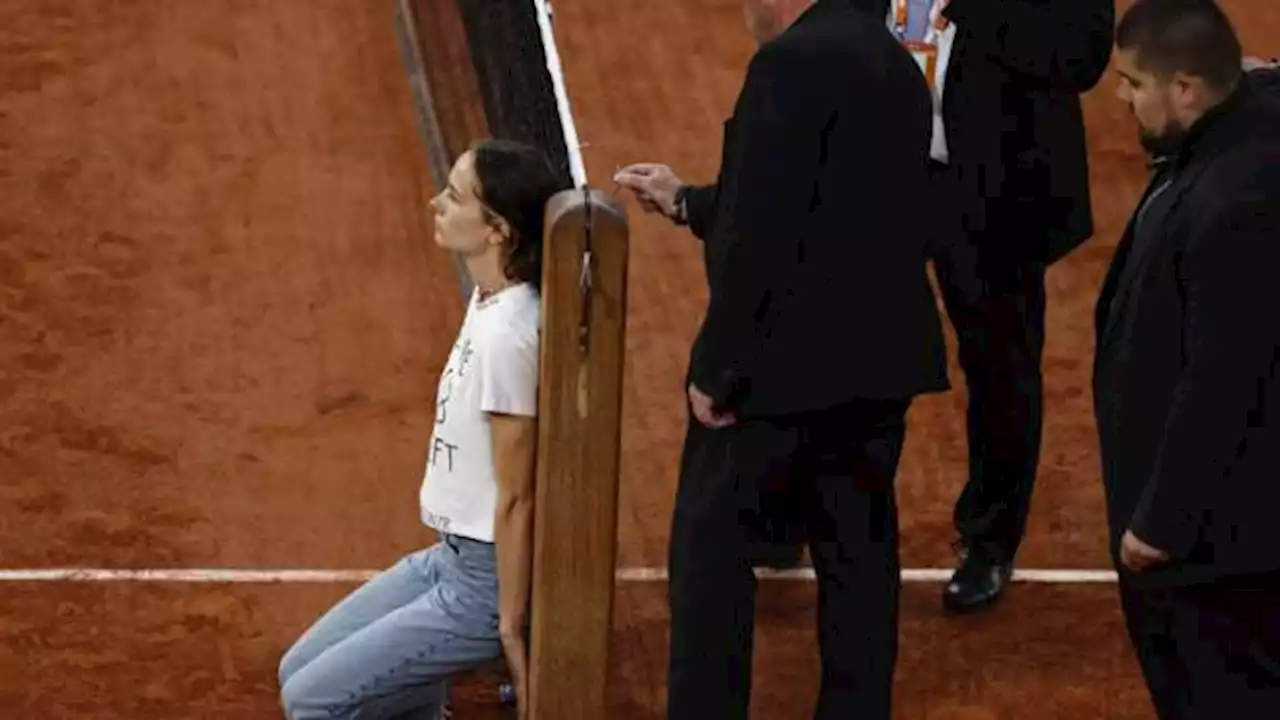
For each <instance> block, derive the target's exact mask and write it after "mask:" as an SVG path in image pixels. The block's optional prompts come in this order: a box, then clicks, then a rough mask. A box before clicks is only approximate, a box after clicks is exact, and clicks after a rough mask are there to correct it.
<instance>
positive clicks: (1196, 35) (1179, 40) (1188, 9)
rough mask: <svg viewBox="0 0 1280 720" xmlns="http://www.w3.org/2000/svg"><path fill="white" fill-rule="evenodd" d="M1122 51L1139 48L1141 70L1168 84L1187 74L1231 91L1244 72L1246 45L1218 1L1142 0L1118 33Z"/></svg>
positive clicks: (1214, 86)
mask: <svg viewBox="0 0 1280 720" xmlns="http://www.w3.org/2000/svg"><path fill="white" fill-rule="evenodd" d="M1116 47H1118V48H1121V49H1126V50H1127V49H1131V48H1136V49H1137V61H1138V64H1139V66H1141V67H1142V68H1143V69H1144V70H1147V71H1150V72H1151V73H1152V74H1154V75H1156V76H1157V77H1160V78H1162V79H1167V78H1169V77H1171V76H1172V75H1173V74H1174V73H1177V72H1184V73H1188V74H1190V75H1194V76H1196V77H1199V78H1202V79H1204V80H1205V81H1206V82H1207V83H1208V84H1209V85H1210V86H1211V87H1213V88H1215V89H1218V90H1225V89H1227V88H1230V87H1233V86H1234V85H1235V84H1236V82H1238V81H1239V79H1240V75H1241V73H1242V72H1243V71H1242V69H1241V63H1242V62H1243V59H1244V58H1243V54H1244V52H1243V50H1242V49H1241V47H1240V39H1239V37H1237V36H1236V31H1235V28H1234V27H1232V25H1231V20H1229V19H1228V18H1227V14H1226V13H1225V12H1223V11H1222V8H1220V7H1218V4H1217V3H1216V2H1214V0H1136V2H1134V4H1133V5H1132V7H1130V8H1129V10H1128V12H1126V13H1125V14H1124V17H1123V18H1121V19H1120V24H1119V26H1118V27H1117V28H1116Z"/></svg>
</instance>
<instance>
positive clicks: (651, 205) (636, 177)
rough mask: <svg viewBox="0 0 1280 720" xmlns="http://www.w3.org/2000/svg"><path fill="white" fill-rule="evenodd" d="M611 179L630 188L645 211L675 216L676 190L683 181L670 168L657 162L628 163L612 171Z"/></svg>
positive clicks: (670, 216)
mask: <svg viewBox="0 0 1280 720" xmlns="http://www.w3.org/2000/svg"><path fill="white" fill-rule="evenodd" d="M613 181H614V182H616V183H618V184H619V185H621V186H623V187H625V188H627V189H628V190H630V191H631V192H632V193H633V194H634V195H635V197H636V201H637V202H639V203H640V207H641V208H643V209H644V210H645V212H657V213H662V214H663V215H666V216H667V217H669V218H674V217H675V216H676V210H677V208H676V191H677V190H679V189H680V186H681V185H683V184H684V183H683V182H682V181H681V180H680V178H679V177H677V176H676V174H675V173H674V172H672V170H671V168H669V167H667V166H666V165H661V164H658V163H637V164H635V165H628V166H626V167H624V168H621V169H619V170H618V172H616V173H614V175H613Z"/></svg>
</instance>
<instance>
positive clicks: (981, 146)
mask: <svg viewBox="0 0 1280 720" xmlns="http://www.w3.org/2000/svg"><path fill="white" fill-rule="evenodd" d="M945 15H946V16H947V17H948V18H949V19H950V20H951V21H952V22H954V23H955V25H956V35H955V41H954V44H953V45H952V50H951V60H950V63H949V65H948V68H947V79H946V84H945V85H944V87H943V96H942V112H943V124H944V126H945V128H946V139H947V145H948V154H949V156H950V165H951V167H952V168H953V170H954V174H955V178H954V180H955V183H954V184H955V185H956V186H957V187H958V192H959V197H958V198H957V199H956V200H957V203H958V205H959V210H960V213H961V223H962V225H963V227H964V229H965V230H966V231H967V233H968V234H969V235H970V237H971V239H972V241H973V242H975V244H977V245H978V246H979V247H980V248H983V249H987V250H992V251H994V252H995V254H996V255H997V257H1004V258H1008V259H1012V260H1016V261H1022V260H1037V261H1043V262H1053V261H1055V260H1057V259H1059V258H1061V257H1062V256H1063V255H1066V254H1067V253H1068V252H1070V251H1071V250H1073V249H1075V248H1076V247H1078V246H1079V245H1080V244H1082V243H1083V242H1084V241H1085V240H1087V239H1088V238H1089V237H1090V236H1092V235H1093V210H1092V207H1091V204H1090V200H1089V166H1088V159H1087V156H1086V147H1085V127H1084V119H1083V114H1082V112H1081V107H1080V94H1081V93H1084V92H1086V91H1088V90H1090V89H1091V88H1093V87H1094V86H1095V85H1096V84H1097V83H1098V81H1099V80H1100V79H1101V77H1102V75H1103V73H1104V72H1105V71H1106V68H1107V63H1108V62H1109V61H1110V58H1111V46H1112V40H1113V36H1114V29H1113V28H1114V24H1115V5H1114V0H1053V2H1049V0H951V2H950V4H949V5H948V6H947V9H946V11H945Z"/></svg>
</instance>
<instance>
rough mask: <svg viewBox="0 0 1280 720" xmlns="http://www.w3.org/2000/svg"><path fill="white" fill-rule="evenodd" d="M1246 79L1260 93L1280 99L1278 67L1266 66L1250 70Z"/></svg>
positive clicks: (1279, 73) (1279, 70)
mask: <svg viewBox="0 0 1280 720" xmlns="http://www.w3.org/2000/svg"><path fill="white" fill-rule="evenodd" d="M1247 79H1248V81H1249V84H1250V85H1251V86H1252V87H1253V89H1254V90H1255V91H1256V92H1258V93H1259V94H1261V95H1268V96H1270V97H1273V98H1275V99H1276V100H1280V67H1266V68H1258V69H1257V70H1251V71H1249V73H1248V76H1247Z"/></svg>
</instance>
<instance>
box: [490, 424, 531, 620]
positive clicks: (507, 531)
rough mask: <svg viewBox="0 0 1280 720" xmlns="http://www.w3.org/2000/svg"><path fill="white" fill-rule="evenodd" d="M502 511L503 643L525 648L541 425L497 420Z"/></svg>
mask: <svg viewBox="0 0 1280 720" xmlns="http://www.w3.org/2000/svg"><path fill="white" fill-rule="evenodd" d="M490 418H491V419H492V423H491V428H492V433H493V456H494V465H495V470H496V473H497V476H498V506H497V511H496V515H495V517H494V524H493V539H494V544H495V546H496V550H497V555H498V612H499V615H500V617H501V626H500V632H501V634H502V640H503V643H504V644H506V643H508V642H510V641H517V642H519V643H523V642H524V629H525V624H526V620H527V619H528V609H529V594H530V592H531V590H532V587H531V585H532V575H533V479H534V460H535V457H536V452H537V438H538V421H537V419H536V418H532V417H523V416H519V415H505V414H492V415H490Z"/></svg>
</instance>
